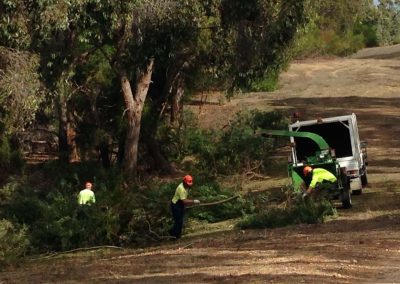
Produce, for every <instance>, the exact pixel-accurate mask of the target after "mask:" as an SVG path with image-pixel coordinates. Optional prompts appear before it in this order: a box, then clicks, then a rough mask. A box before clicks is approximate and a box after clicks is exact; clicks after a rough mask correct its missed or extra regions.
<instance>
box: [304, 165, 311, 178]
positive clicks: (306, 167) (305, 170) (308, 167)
mask: <svg viewBox="0 0 400 284" xmlns="http://www.w3.org/2000/svg"><path fill="white" fill-rule="evenodd" d="M312 170H313V168H312V167H310V166H305V167H304V169H303V174H304V176H307V175H308V174H309V173H311V172H312Z"/></svg>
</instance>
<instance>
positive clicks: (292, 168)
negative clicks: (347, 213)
mask: <svg viewBox="0 0 400 284" xmlns="http://www.w3.org/2000/svg"><path fill="white" fill-rule="evenodd" d="M257 132H258V134H259V135H262V136H285V137H302V138H308V139H311V140H312V141H314V142H315V143H316V144H317V146H318V148H319V150H317V151H316V153H315V154H314V155H312V156H308V157H306V158H305V160H303V161H297V162H292V161H295V159H294V158H293V157H294V156H293V155H295V153H294V145H291V146H292V153H291V154H292V157H291V158H290V161H289V164H288V174H289V177H290V178H291V180H292V184H293V190H294V191H295V192H298V193H301V188H300V185H301V184H302V183H303V182H304V183H305V185H306V186H307V187H308V185H309V184H310V182H311V179H310V177H305V176H304V174H303V169H304V167H305V166H311V167H312V168H323V169H326V170H328V171H329V172H331V173H332V174H333V175H335V177H336V178H337V186H336V188H337V191H336V192H329V196H330V198H332V199H337V198H340V200H341V202H342V206H343V208H351V206H352V204H351V189H350V181H349V178H348V176H347V175H346V169H345V168H341V167H340V165H339V162H338V161H337V160H336V157H335V152H334V151H333V150H332V149H330V147H329V145H328V143H327V142H326V141H325V139H324V138H323V137H321V136H320V135H318V134H315V133H311V132H301V131H296V132H294V131H287V130H260V131H257Z"/></svg>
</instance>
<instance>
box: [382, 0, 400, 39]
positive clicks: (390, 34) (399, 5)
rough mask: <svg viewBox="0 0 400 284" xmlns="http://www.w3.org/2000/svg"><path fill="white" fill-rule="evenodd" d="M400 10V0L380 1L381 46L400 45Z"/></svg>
mask: <svg viewBox="0 0 400 284" xmlns="http://www.w3.org/2000/svg"><path fill="white" fill-rule="evenodd" d="M399 10H400V1H399V0H381V1H379V5H378V27H377V33H378V35H377V37H378V41H379V44H380V45H392V44H397V43H400V31H399V24H400V14H399Z"/></svg>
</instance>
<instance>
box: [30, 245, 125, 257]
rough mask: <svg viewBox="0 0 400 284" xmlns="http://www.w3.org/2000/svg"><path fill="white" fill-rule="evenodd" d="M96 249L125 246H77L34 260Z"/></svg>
mask: <svg viewBox="0 0 400 284" xmlns="http://www.w3.org/2000/svg"><path fill="white" fill-rule="evenodd" d="M96 249H124V248H122V247H117V246H96V247H87V248H76V249H72V250H67V251H61V252H56V253H52V254H50V255H46V256H43V257H39V258H34V259H32V260H40V259H47V258H52V257H54V256H57V255H62V254H67V253H73V252H78V251H87V250H96Z"/></svg>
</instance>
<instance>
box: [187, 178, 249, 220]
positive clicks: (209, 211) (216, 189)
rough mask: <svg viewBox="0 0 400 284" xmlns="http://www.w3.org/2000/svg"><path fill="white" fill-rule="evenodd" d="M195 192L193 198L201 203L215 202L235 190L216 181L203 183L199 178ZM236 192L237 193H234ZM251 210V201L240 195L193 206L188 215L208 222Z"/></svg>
mask: <svg viewBox="0 0 400 284" xmlns="http://www.w3.org/2000/svg"><path fill="white" fill-rule="evenodd" d="M196 183H198V184H200V185H199V186H196V193H197V195H194V197H193V198H199V199H201V200H202V202H203V203H211V202H217V201H221V200H225V199H228V198H230V197H232V196H233V195H234V194H235V190H233V189H228V188H222V187H221V186H220V185H219V184H217V183H215V182H214V183H212V182H208V183H205V182H203V181H202V180H201V179H200V180H198V181H196ZM236 194H237V193H236ZM251 212H252V203H251V202H250V201H248V200H246V199H244V198H242V197H240V196H239V197H238V198H235V199H232V200H230V201H227V202H224V203H221V204H216V205H213V206H203V207H198V208H196V207H194V208H193V209H191V210H190V216H191V217H193V218H196V219H199V220H206V221H208V222H211V223H212V222H219V221H222V220H227V219H232V218H237V217H241V216H243V215H244V214H248V213H251Z"/></svg>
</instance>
